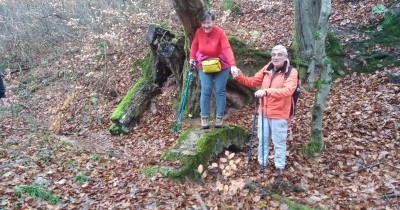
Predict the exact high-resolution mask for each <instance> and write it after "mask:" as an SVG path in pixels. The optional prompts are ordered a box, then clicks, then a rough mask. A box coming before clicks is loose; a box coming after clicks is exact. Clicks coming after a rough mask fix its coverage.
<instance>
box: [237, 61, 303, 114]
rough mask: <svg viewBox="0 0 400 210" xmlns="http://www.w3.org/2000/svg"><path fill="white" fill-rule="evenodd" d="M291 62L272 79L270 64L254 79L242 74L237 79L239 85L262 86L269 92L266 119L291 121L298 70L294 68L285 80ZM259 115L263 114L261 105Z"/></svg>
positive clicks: (266, 102)
mask: <svg viewBox="0 0 400 210" xmlns="http://www.w3.org/2000/svg"><path fill="white" fill-rule="evenodd" d="M289 65H290V63H289V60H287V61H286V62H285V65H284V66H283V67H282V68H281V69H280V70H278V71H277V72H276V73H275V76H274V77H273V78H272V69H273V64H272V63H271V62H270V63H268V64H267V65H266V66H264V67H263V68H262V69H261V70H260V71H258V72H257V73H256V74H255V75H254V76H253V77H246V76H244V75H243V74H240V75H239V76H237V77H236V78H235V80H237V81H238V82H239V83H241V84H243V85H245V86H248V87H257V86H261V89H263V90H266V91H267V95H266V96H264V117H266V118H273V119H289V114H290V106H291V104H292V94H293V92H294V91H295V89H296V86H297V74H298V72H297V70H296V69H294V68H292V71H291V73H290V75H289V77H288V78H287V79H286V80H285V72H287V71H288V67H289ZM259 104H260V106H259V108H258V113H260V114H261V103H259Z"/></svg>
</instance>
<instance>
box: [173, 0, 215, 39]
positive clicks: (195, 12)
mask: <svg viewBox="0 0 400 210" xmlns="http://www.w3.org/2000/svg"><path fill="white" fill-rule="evenodd" d="M172 3H173V5H174V8H175V11H176V14H177V15H178V17H179V19H180V20H181V22H182V25H183V27H184V28H185V32H186V35H187V37H188V38H189V43H192V40H193V37H194V33H195V32H196V29H197V28H198V27H199V25H200V22H199V19H200V18H201V14H202V13H203V11H204V10H205V9H207V8H208V2H205V1H204V0H172Z"/></svg>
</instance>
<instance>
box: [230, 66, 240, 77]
mask: <svg viewBox="0 0 400 210" xmlns="http://www.w3.org/2000/svg"><path fill="white" fill-rule="evenodd" d="M240 73H241V72H240V69H238V68H237V67H236V66H231V74H232V77H233V79H235V77H237V76H239V74H240Z"/></svg>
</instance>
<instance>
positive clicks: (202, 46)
mask: <svg viewBox="0 0 400 210" xmlns="http://www.w3.org/2000/svg"><path fill="white" fill-rule="evenodd" d="M214 20H215V16H214V15H213V14H211V12H210V11H206V12H204V14H203V16H202V18H201V19H200V21H201V27H199V28H198V29H197V30H196V33H195V35H194V39H193V42H192V45H191V48H190V64H191V65H196V67H197V69H199V75H200V82H201V95H200V115H201V126H202V127H203V128H208V127H209V124H208V118H209V116H210V113H209V109H210V99H211V92H212V86H213V82H214V89H215V98H216V120H215V127H221V126H222V124H223V122H222V118H223V116H224V114H225V104H226V83H227V81H228V76H229V71H230V69H237V68H236V61H235V57H234V55H233V52H232V49H231V45H230V44H229V41H228V38H227V36H226V34H225V32H224V31H223V30H222V29H221V28H220V27H218V26H216V25H214ZM210 58H219V60H220V62H221V71H219V72H216V73H205V72H203V70H202V69H203V68H202V65H201V62H202V61H204V60H207V59H210Z"/></svg>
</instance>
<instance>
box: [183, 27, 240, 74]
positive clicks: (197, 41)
mask: <svg viewBox="0 0 400 210" xmlns="http://www.w3.org/2000/svg"><path fill="white" fill-rule="evenodd" d="M221 55H222V56H221ZM200 57H203V58H205V59H206V58H218V57H219V58H220V59H221V60H222V61H223V62H226V63H227V64H226V65H227V66H226V67H231V66H236V61H235V57H234V55H233V52H232V48H231V45H230V44H229V41H228V38H227V36H226V34H225V32H224V30H222V29H221V28H220V27H218V26H213V28H212V30H211V32H210V33H206V32H204V30H203V29H202V28H201V27H200V28H198V29H197V31H196V33H195V35H194V39H193V42H192V45H191V47H190V58H191V59H196V60H197V61H199V62H200V61H201V60H200ZM223 68H224V65H223Z"/></svg>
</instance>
